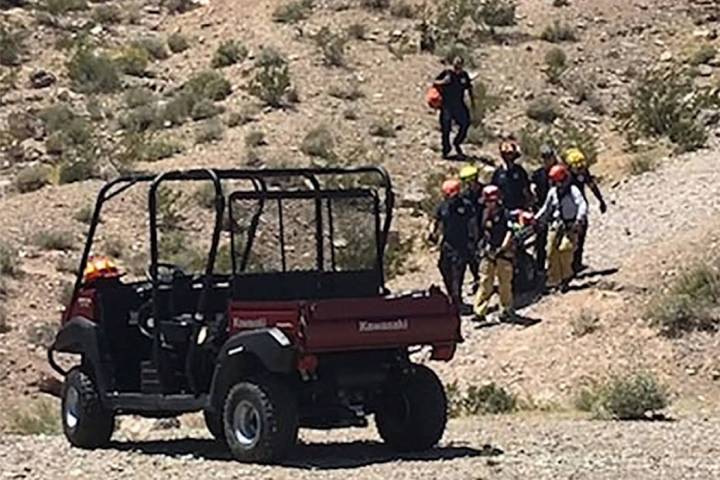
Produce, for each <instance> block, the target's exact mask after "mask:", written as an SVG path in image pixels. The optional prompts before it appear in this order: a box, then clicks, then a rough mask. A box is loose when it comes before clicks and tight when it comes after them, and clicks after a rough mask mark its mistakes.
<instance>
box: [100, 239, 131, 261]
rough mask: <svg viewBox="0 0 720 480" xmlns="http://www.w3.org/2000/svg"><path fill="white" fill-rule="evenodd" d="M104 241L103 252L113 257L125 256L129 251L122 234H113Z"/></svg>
mask: <svg viewBox="0 0 720 480" xmlns="http://www.w3.org/2000/svg"><path fill="white" fill-rule="evenodd" d="M103 243H104V248H103V252H104V253H105V254H107V255H109V256H110V257H112V258H123V257H124V256H125V254H126V253H127V248H128V246H127V244H126V243H125V240H123V238H122V237H120V236H117V235H111V236H109V237H108V238H106V239H105V242H103Z"/></svg>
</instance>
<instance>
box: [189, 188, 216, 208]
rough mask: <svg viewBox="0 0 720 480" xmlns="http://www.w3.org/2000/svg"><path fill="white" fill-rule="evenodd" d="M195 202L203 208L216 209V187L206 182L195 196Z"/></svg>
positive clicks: (196, 191)
mask: <svg viewBox="0 0 720 480" xmlns="http://www.w3.org/2000/svg"><path fill="white" fill-rule="evenodd" d="M193 197H194V198H195V202H196V203H197V205H198V206H199V207H201V208H205V209H208V210H210V209H214V208H215V187H214V186H213V185H212V184H211V183H207V182H204V183H203V185H202V186H200V187H199V188H198V189H197V190H195V193H194V195H193Z"/></svg>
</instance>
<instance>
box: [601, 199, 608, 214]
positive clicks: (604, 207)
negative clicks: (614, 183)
mask: <svg viewBox="0 0 720 480" xmlns="http://www.w3.org/2000/svg"><path fill="white" fill-rule="evenodd" d="M605 212H607V203H605V201H604V200H603V201H602V202H600V213H605Z"/></svg>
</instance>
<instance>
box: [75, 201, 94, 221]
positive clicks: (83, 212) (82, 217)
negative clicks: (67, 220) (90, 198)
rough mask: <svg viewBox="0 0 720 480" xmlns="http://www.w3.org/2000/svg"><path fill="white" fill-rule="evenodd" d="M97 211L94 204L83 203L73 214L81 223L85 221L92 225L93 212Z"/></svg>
mask: <svg viewBox="0 0 720 480" xmlns="http://www.w3.org/2000/svg"><path fill="white" fill-rule="evenodd" d="M94 213H95V207H94V206H93V205H89V204H88V205H83V206H82V207H80V208H79V209H78V210H77V211H76V212H75V214H74V215H73V218H74V219H75V220H77V221H78V222H80V223H84V224H85V225H90V222H92V217H93V214H94Z"/></svg>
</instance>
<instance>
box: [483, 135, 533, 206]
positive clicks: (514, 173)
mask: <svg viewBox="0 0 720 480" xmlns="http://www.w3.org/2000/svg"><path fill="white" fill-rule="evenodd" d="M500 156H501V157H502V159H503V164H502V165H500V166H499V167H498V168H497V169H496V170H495V172H494V173H493V176H492V180H491V181H490V183H491V184H493V185H495V186H497V187H498V188H499V189H500V192H501V194H502V198H503V203H504V205H505V208H506V209H507V210H509V211H513V210H518V209H519V210H527V209H528V207H529V206H530V178H529V177H528V174H527V172H526V171H525V169H524V168H523V167H521V166H520V165H518V164H517V163H515V161H516V160H517V159H518V158H520V147H519V146H518V144H517V142H515V141H514V140H506V141H503V142H501V143H500Z"/></svg>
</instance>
